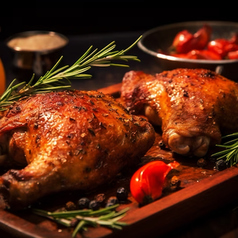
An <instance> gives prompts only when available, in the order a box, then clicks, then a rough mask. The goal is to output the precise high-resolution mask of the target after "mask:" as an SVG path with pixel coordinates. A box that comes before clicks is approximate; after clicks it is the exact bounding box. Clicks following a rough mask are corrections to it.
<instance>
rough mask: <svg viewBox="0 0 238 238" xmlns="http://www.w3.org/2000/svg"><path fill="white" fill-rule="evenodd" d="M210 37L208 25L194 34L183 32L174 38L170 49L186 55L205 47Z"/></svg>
mask: <svg viewBox="0 0 238 238" xmlns="http://www.w3.org/2000/svg"><path fill="white" fill-rule="evenodd" d="M210 36H211V27H210V26H208V25H204V26H203V27H202V28H200V29H199V30H198V31H197V32H196V33H195V34H191V33H190V32H188V31H187V30H183V31H181V32H179V33H178V34H177V35H176V36H175V38H174V41H173V44H172V47H171V49H172V51H173V50H175V52H176V53H179V54H181V53H188V52H189V51H191V50H194V49H196V50H201V49H204V48H205V47H206V46H207V43H208V42H209V40H210Z"/></svg>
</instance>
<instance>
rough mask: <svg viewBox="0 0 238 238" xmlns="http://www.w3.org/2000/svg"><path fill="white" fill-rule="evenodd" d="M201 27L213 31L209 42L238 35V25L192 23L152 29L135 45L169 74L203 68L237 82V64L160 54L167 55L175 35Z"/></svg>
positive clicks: (234, 62)
mask: <svg viewBox="0 0 238 238" xmlns="http://www.w3.org/2000/svg"><path fill="white" fill-rule="evenodd" d="M204 24H208V25H210V26H211V27H212V35H211V40H213V39H216V38H226V39H228V38H230V37H231V36H232V35H233V34H234V33H236V32H238V23H235V22H220V21H195V22H181V23H175V24H170V25H165V26H160V27H157V28H154V29H151V30H149V31H147V32H145V33H144V34H143V37H142V38H141V40H140V41H139V42H138V47H139V48H140V49H141V50H143V51H144V52H146V53H147V54H150V55H152V56H153V57H156V59H157V61H158V64H159V65H158V66H159V68H160V69H161V70H170V69H175V68H205V69H210V70H213V71H215V72H217V73H219V74H222V75H223V76H225V77H227V78H229V79H231V80H234V81H238V60H229V59H224V60H202V59H183V58H178V57H174V56H170V55H166V54H162V53H159V51H158V50H159V49H160V50H162V52H164V51H166V50H167V49H168V48H169V47H170V46H171V44H172V42H173V39H174V37H175V35H176V34H177V33H178V32H180V31H182V30H185V29H186V30H188V31H190V32H192V33H194V32H196V31H197V30H198V29H199V28H201V27H202V26H203V25H204Z"/></svg>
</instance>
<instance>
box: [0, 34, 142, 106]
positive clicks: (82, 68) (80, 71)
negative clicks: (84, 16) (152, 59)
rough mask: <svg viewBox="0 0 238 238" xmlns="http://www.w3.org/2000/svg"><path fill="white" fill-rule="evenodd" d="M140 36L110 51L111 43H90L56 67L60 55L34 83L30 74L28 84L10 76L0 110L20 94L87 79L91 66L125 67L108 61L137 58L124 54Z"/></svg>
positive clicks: (35, 92)
mask: <svg viewBox="0 0 238 238" xmlns="http://www.w3.org/2000/svg"><path fill="white" fill-rule="evenodd" d="M141 37H142V36H140V37H139V38H138V39H137V40H136V41H135V42H134V43H133V44H131V45H130V46H129V47H128V48H126V49H125V50H114V49H115V47H116V44H115V42H114V41H113V42H111V43H109V44H108V45H107V46H105V47H104V48H103V49H101V50H99V51H98V49H97V48H96V49H94V50H93V46H90V47H89V48H88V50H87V51H86V52H85V53H84V54H83V55H82V56H81V57H80V58H79V59H78V60H77V61H76V62H75V63H74V64H73V65H71V66H68V65H66V66H63V67H61V68H58V66H59V63H60V62H61V60H62V58H63V56H61V58H60V59H59V60H58V61H57V62H56V64H55V65H54V66H53V67H52V69H50V70H49V71H47V72H46V73H45V75H43V76H41V77H40V78H39V79H38V80H37V81H36V82H35V83H34V84H33V80H34V74H33V76H32V78H31V79H30V81H29V82H28V83H26V82H21V83H18V84H16V79H14V80H13V81H12V82H11V83H10V85H9V86H8V88H7V89H6V91H5V92H4V93H3V95H2V96H1V98H0V111H4V110H6V109H7V107H8V106H10V105H11V104H12V103H13V102H15V101H17V100H19V99H20V98H22V97H25V96H30V95H33V94H37V93H46V92H50V91H54V90H62V89H65V88H70V87H71V82H70V79H73V78H78V79H87V78H91V77H92V75H90V74H86V73H85V72H86V71H88V70H89V69H90V68H91V67H92V66H96V67H108V66H120V67H128V65H127V64H121V63H120V64H119V63H112V61H115V60H116V61H118V60H122V61H126V62H127V61H128V60H134V61H139V59H138V58H137V56H133V55H125V53H126V52H127V51H129V50H130V49H131V48H132V47H133V46H134V45H135V44H136V43H137V42H138V41H139V40H140V38H141Z"/></svg>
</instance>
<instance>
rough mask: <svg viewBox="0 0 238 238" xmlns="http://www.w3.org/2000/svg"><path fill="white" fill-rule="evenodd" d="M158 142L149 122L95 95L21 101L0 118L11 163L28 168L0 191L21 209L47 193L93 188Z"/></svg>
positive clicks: (10, 175)
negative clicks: (155, 141) (155, 140)
mask: <svg viewBox="0 0 238 238" xmlns="http://www.w3.org/2000/svg"><path fill="white" fill-rule="evenodd" d="M154 137H155V133H154V129H153V127H152V126H151V124H150V123H149V122H148V121H147V120H146V119H143V118H141V117H137V116H134V115H130V114H128V112H127V111H126V110H125V108H124V107H122V106H121V105H120V104H119V103H118V102H116V101H115V100H114V99H113V98H112V97H110V96H109V95H105V94H103V93H100V92H97V91H88V92H86V91H63V92H51V93H46V94H38V95H35V96H31V97H28V98H26V99H22V100H20V101H18V102H17V103H15V104H14V105H13V106H11V107H10V108H9V110H8V111H6V112H5V115H4V116H3V117H2V118H1V119H0V142H1V148H2V153H3V152H5V153H7V154H8V156H7V160H10V159H12V160H13V161H15V162H17V163H18V164H22V165H25V167H24V168H23V169H21V170H14V169H11V170H9V171H8V172H6V173H5V174H4V175H2V176H1V177H0V192H2V194H4V196H5V198H6V200H7V202H8V205H9V206H10V207H11V208H13V209H19V208H23V207H26V206H27V205H29V204H31V203H33V202H35V201H36V200H38V199H39V198H41V197H43V196H44V195H46V194H50V193H54V192H58V191H64V190H76V189H79V190H90V189H93V188H95V187H97V186H99V185H102V184H104V183H106V182H108V181H110V180H111V179H112V178H114V177H115V176H116V175H117V173H118V172H119V171H120V170H121V169H122V168H123V167H125V166H127V165H131V164H133V163H134V162H135V160H136V159H137V158H139V157H140V156H143V155H144V154H145V153H146V151H147V150H148V149H149V148H150V147H151V146H152V144H153V142H154Z"/></svg>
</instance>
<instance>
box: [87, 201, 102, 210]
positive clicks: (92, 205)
mask: <svg viewBox="0 0 238 238" xmlns="http://www.w3.org/2000/svg"><path fill="white" fill-rule="evenodd" d="M99 208H100V204H99V203H98V202H97V201H96V200H92V201H90V202H89V209H92V210H93V211H96V210H98V209H99Z"/></svg>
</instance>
